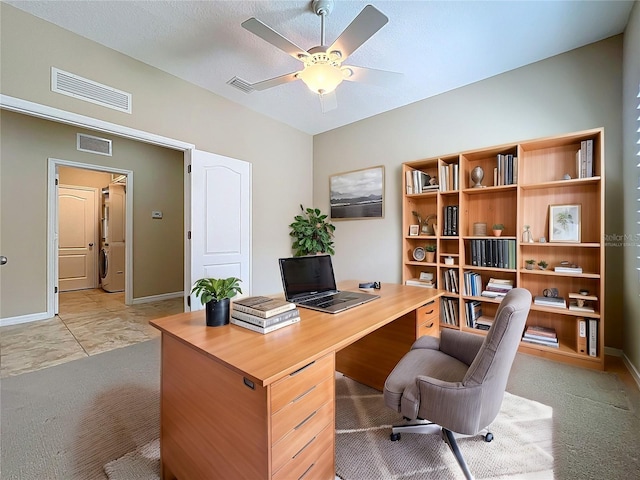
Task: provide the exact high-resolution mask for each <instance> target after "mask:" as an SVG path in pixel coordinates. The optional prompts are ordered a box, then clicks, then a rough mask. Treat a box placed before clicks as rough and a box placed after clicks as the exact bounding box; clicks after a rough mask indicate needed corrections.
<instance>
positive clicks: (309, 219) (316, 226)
mask: <svg viewBox="0 0 640 480" xmlns="http://www.w3.org/2000/svg"><path fill="white" fill-rule="evenodd" d="M300 210H302V214H300V215H296V216H295V217H294V222H293V223H292V224H291V225H289V228H291V232H290V233H289V235H291V236H292V237H293V238H294V239H295V240H294V241H293V245H292V248H293V249H294V250H295V254H294V255H295V256H296V257H302V256H304V255H315V254H316V253H329V254H331V255H333V254H334V253H336V252H335V250H334V249H333V240H332V238H333V232H334V231H335V229H336V227H335V225H333V224H332V223H331V222H328V221H327V215H324V214H323V213H322V212H321V211H320V209H318V208H307V209H306V210H305V208H304V207H303V206H302V205H300Z"/></svg>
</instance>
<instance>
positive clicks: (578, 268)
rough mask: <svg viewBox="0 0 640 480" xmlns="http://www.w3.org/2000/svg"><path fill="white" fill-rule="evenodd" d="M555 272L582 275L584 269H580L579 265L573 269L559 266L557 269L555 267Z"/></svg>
mask: <svg viewBox="0 0 640 480" xmlns="http://www.w3.org/2000/svg"><path fill="white" fill-rule="evenodd" d="M553 271H554V272H559V273H582V267H579V266H578V265H575V266H571V267H568V266H564V265H558V266H557V267H553Z"/></svg>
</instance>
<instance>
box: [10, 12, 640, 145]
mask: <svg viewBox="0 0 640 480" xmlns="http://www.w3.org/2000/svg"><path fill="white" fill-rule="evenodd" d="M3 1H5V3H8V4H11V5H14V6H15V7H17V8H20V9H22V10H24V11H26V12H29V13H31V14H33V15H35V16H38V17H41V18H43V19H45V20H47V21H49V22H52V23H54V24H56V25H59V26H60V27H62V28H65V29H67V30H70V31H72V32H75V33H77V34H79V35H82V36H83V37H86V38H89V39H91V40H94V41H96V42H98V43H100V44H103V45H105V46H107V47H110V48H112V49H114V50H117V51H119V52H122V53H124V54H126V55H128V56H130V57H133V58H136V59H138V60H140V61H142V62H144V63H147V64H149V65H152V66H154V67H157V68H159V69H161V70H164V71H165V72H168V73H171V74H173V75H175V76H177V77H179V78H182V79H184V80H187V81H189V82H191V83H193V84H196V85H199V86H200V87H203V88H205V89H207V90H210V91H211V92H214V93H216V94H218V95H220V96H222V97H225V98H227V99H229V100H231V101H233V102H236V103H239V104H242V105H245V106H246V107H248V108H250V109H251V110H255V111H257V112H260V113H262V114H264V115H267V116H269V117H272V118H274V119H276V120H279V121H282V122H284V123H286V124H288V125H291V126H293V127H295V128H297V129H299V130H302V131H304V132H307V133H309V134H317V133H321V132H324V131H327V130H331V129H333V128H337V127H340V126H342V125H346V124H349V123H352V122H355V121H357V120H361V119H363V118H367V117H370V116H373V115H376V114H379V113H382V112H385V111H388V110H392V109H394V108H397V107H401V106H403V105H407V104H410V103H413V102H416V101H418V100H422V99H424V98H428V97H431V96H433V95H438V94H440V93H443V92H446V91H448V90H452V89H455V88H458V87H461V86H463V85H468V84H470V83H473V82H477V81H479V80H482V79H485V78H488V77H491V76H494V75H498V74H500V73H503V72H506V71H509V70H512V69H515V68H518V67H521V66H523V65H527V64H530V63H533V62H536V61H539V60H542V59H545V58H548V57H551V56H553V55H557V54H560V53H563V52H566V51H569V50H572V49H574V48H578V47H581V46H583V45H587V44H589V43H593V42H596V41H599V40H602V39H604V38H607V37H610V36H612V35H616V34H619V33H622V32H623V31H624V28H625V26H626V24H627V20H628V18H629V13H630V11H631V8H632V6H633V1H619V0H599V1H584V0H582V1H580V0H571V1H565V0H546V1H543V0H538V1H483V0H476V1H402V0H395V1H388V0H384V1H382V0H370V1H359V0H353V1H352V0H349V1H347V0H337V1H336V4H335V6H334V8H333V12H332V13H331V14H330V15H329V16H328V17H327V20H326V43H327V44H331V43H333V41H334V40H335V39H336V38H337V37H338V36H339V35H340V33H341V32H342V31H343V30H344V29H345V28H346V27H347V25H349V23H351V21H352V20H353V19H354V18H355V17H356V15H358V13H359V12H360V11H361V10H362V9H363V8H364V6H365V5H366V4H367V3H372V4H373V5H374V6H375V7H376V8H378V9H379V10H380V11H382V12H383V13H384V14H385V15H386V16H388V17H389V23H387V25H385V26H384V27H383V28H382V29H381V30H380V31H378V33H376V34H375V35H374V36H373V37H372V38H371V39H369V40H368V41H367V42H366V43H365V44H364V45H363V46H362V47H360V49H358V50H357V51H356V52H354V53H353V54H352V55H351V56H350V57H349V58H348V60H347V61H345V63H344V64H345V65H348V64H351V65H357V66H363V67H370V68H375V69H380V70H390V71H395V72H401V73H403V77H402V79H401V81H399V82H398V83H397V84H396V85H395V86H394V87H392V88H382V87H378V86H373V85H368V84H363V83H355V82H343V83H342V84H341V85H339V86H338V88H337V90H336V95H337V99H338V108H337V109H336V110H333V111H330V112H327V113H325V114H323V113H322V112H321V110H320V103H319V99H318V96H317V95H315V94H313V93H311V92H310V91H309V90H308V89H307V87H306V86H305V85H304V84H303V83H302V81H295V82H292V83H288V84H285V85H280V86H278V87H274V88H272V89H269V90H264V91H261V92H260V91H254V92H252V93H250V94H246V93H243V92H241V91H240V90H238V89H236V88H234V87H232V86H230V85H228V84H227V82H228V81H229V80H230V79H231V78H232V77H234V76H238V77H240V78H242V79H243V80H246V81H248V82H249V83H255V82H259V81H261V80H266V79H269V78H272V77H276V76H279V75H284V74H286V73H291V72H294V71H297V70H300V67H301V65H302V64H301V63H300V62H298V61H297V60H295V59H294V58H292V57H290V56H289V55H287V54H286V53H284V52H283V51H281V50H278V49H277V48H276V47H274V46H272V45H270V44H268V43H266V42H265V41H264V40H262V39H260V38H258V37H256V36H255V35H253V34H252V33H250V32H248V31H247V30H245V29H244V28H242V27H241V26H240V24H241V23H242V22H243V21H245V20H247V19H248V18H250V17H256V18H258V19H259V20H261V21H263V22H264V23H266V24H267V25H269V26H270V27H272V28H273V29H274V30H276V31H277V32H279V33H280V34H282V35H283V36H285V37H286V38H288V39H289V40H291V41H292V42H293V43H295V44H297V45H299V46H301V47H303V48H305V49H309V48H311V47H313V46H316V45H319V44H320V18H319V17H317V16H316V15H315V14H314V13H313V11H312V9H311V2H310V1H308V2H307V1H265V0H262V1H244V0H233V1H188V0H184V1H177V0H176V1H159V0H155V1H133V0H129V1H100V0H83V1H61V0H57V1H15V0H3ZM71 73H77V72H71ZM83 76H86V77H88V78H91V76H90V75H86V74H84V75H83ZM91 79H92V80H96V81H100V79H99V78H91ZM111 86H113V87H115V88H122V87H123V86H119V85H111ZM123 89H125V90H126V88H123ZM134 105H135V103H134Z"/></svg>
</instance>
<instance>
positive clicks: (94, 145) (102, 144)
mask: <svg viewBox="0 0 640 480" xmlns="http://www.w3.org/2000/svg"><path fill="white" fill-rule="evenodd" d="M77 138H78V140H77V144H78V145H77V147H78V150H79V151H81V152H89V153H97V154H98V155H107V156H109V157H110V156H111V155H112V154H111V140H108V139H106V138H99V137H93V136H91V135H86V134H84V133H78V135H77Z"/></svg>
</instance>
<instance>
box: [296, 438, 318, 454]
mask: <svg viewBox="0 0 640 480" xmlns="http://www.w3.org/2000/svg"><path fill="white" fill-rule="evenodd" d="M316 438H318V437H313V438H312V439H311V440H309V441H308V442H307V444H306V445H305V446H304V447H302V448H301V449H300V451H299V452H298V453H296V454H295V455H294V456H293V457H291V458H296V457H297V456H298V455H300V454H301V453H302V452H303V451H304V449H305V448H307V447H308V446H309V445H311V444H312V443H313V442H314V441H315V440H316Z"/></svg>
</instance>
